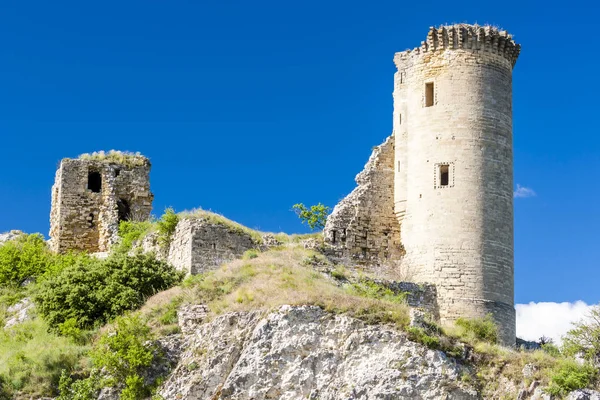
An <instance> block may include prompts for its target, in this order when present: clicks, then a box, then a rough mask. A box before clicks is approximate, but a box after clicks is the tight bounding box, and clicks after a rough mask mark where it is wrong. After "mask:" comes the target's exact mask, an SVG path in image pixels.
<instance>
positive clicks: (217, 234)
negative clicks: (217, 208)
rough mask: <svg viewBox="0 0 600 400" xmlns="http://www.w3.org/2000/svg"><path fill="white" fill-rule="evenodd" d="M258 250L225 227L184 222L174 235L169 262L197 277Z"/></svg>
mask: <svg viewBox="0 0 600 400" xmlns="http://www.w3.org/2000/svg"><path fill="white" fill-rule="evenodd" d="M257 246H258V244H257V243H255V242H254V240H253V239H252V237H251V236H250V235H248V234H247V233H245V232H242V231H240V230H239V229H234V228H232V227H231V226H229V225H227V224H225V223H219V222H215V221H212V220H210V219H209V218H203V217H190V218H183V219H181V220H180V221H179V223H178V224H177V228H176V230H175V233H174V235H173V239H172V241H171V246H170V249H169V257H168V261H169V262H170V263H171V264H172V265H173V266H174V267H175V268H177V269H179V270H181V271H185V272H186V273H188V274H192V275H193V274H199V273H202V272H206V271H208V270H211V269H215V268H217V267H219V266H220V265H222V264H224V263H227V262H229V261H233V260H235V259H237V258H240V257H241V256H242V255H243V254H244V252H245V251H246V250H250V249H253V248H257Z"/></svg>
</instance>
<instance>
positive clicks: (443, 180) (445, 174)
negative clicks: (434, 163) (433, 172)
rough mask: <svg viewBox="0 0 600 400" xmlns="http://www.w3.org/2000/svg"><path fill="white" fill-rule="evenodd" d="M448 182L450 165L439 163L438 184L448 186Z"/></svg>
mask: <svg viewBox="0 0 600 400" xmlns="http://www.w3.org/2000/svg"><path fill="white" fill-rule="evenodd" d="M449 182H450V166H449V165H448V164H444V165H440V186H448V183H449Z"/></svg>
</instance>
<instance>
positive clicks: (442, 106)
mask: <svg viewBox="0 0 600 400" xmlns="http://www.w3.org/2000/svg"><path fill="white" fill-rule="evenodd" d="M519 52H520V45H518V44H516V43H515V42H514V40H513V39H512V36H511V35H509V34H508V33H507V32H506V31H500V30H498V29H496V28H494V27H490V26H477V25H466V24H458V25H451V26H442V27H439V28H433V27H432V28H430V30H429V33H428V35H427V39H426V41H424V42H422V43H421V46H420V47H418V48H415V49H413V50H407V51H403V52H400V53H396V55H395V57H394V62H395V64H396V67H397V69H398V71H397V72H396V74H395V76H394V94H393V98H394V113H393V133H392V136H391V137H390V138H388V139H387V140H386V141H385V142H384V144H382V145H381V146H379V147H378V148H376V149H375V151H374V152H373V155H372V156H371V159H370V160H369V162H368V163H367V165H366V167H365V171H363V172H362V173H361V174H359V175H358V177H357V183H358V187H357V188H356V189H355V190H354V191H353V192H352V193H351V194H350V195H349V196H348V197H347V198H346V199H344V200H343V201H342V202H341V203H340V204H338V205H337V206H336V207H335V208H334V210H333V213H332V215H331V216H330V218H329V220H328V222H327V225H326V227H325V240H326V243H327V244H328V245H329V246H331V248H332V249H334V251H336V252H337V254H338V255H339V256H340V257H346V258H347V259H351V260H359V261H361V262H363V263H367V264H370V265H372V266H375V267H381V266H386V265H388V266H389V265H391V266H393V267H394V268H402V269H407V270H410V271H411V273H412V274H413V278H414V279H415V280H416V281H417V282H430V283H434V284H435V285H436V286H437V294H438V306H439V312H440V319H441V322H442V323H445V322H449V321H452V320H455V319H456V318H457V317H459V316H463V317H468V318H472V317H482V316H485V315H486V314H487V313H492V315H493V316H494V319H495V321H496V322H497V323H498V325H499V328H500V331H501V337H502V339H503V341H504V342H505V343H508V344H514V342H515V310H514V273H513V270H514V257H513V151H512V69H513V67H514V65H515V63H516V61H517V57H518V55H519ZM392 148H393V150H392ZM392 152H393V154H394V156H393V159H392V157H391V155H390V154H391V153H392ZM391 171H393V178H392V177H391V176H392V174H391ZM392 179H393V180H392ZM391 198H392V199H393V201H390V199H391ZM392 218H395V219H396V223H391V222H390V221H391V220H392ZM398 228H399V229H398ZM374 235H375V237H374ZM404 252H405V253H404ZM398 265H400V267H398Z"/></svg>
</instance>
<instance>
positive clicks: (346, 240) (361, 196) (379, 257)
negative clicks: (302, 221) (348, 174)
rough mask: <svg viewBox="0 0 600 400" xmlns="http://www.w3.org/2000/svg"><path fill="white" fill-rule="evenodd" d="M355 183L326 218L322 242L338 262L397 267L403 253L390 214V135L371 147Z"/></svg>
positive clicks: (392, 143) (396, 224)
mask: <svg viewBox="0 0 600 400" xmlns="http://www.w3.org/2000/svg"><path fill="white" fill-rule="evenodd" d="M356 183H357V187H356V188H355V189H354V190H353V191H352V193H350V194H349V195H348V196H346V197H345V198H344V199H343V200H342V201H341V202H340V203H339V204H338V205H336V206H335V208H334V209H333V212H332V213H331V215H330V216H329V217H328V218H327V224H326V225H325V229H324V236H325V242H326V243H327V244H328V245H329V247H330V250H331V251H330V253H331V255H332V256H333V257H335V258H338V259H341V260H342V262H344V263H347V261H346V260H350V261H351V263H359V264H363V265H366V266H371V267H379V268H381V267H392V268H394V267H397V265H396V264H399V260H400V258H401V256H402V254H403V249H402V245H401V243H400V224H399V223H398V219H397V218H396V215H395V214H394V137H393V136H390V137H388V138H387V139H386V140H385V142H383V143H382V144H381V145H379V146H377V147H375V148H374V149H373V154H371V157H370V158H369V161H368V162H367V164H366V165H365V168H364V169H363V171H362V172H360V173H359V174H358V175H357V176H356Z"/></svg>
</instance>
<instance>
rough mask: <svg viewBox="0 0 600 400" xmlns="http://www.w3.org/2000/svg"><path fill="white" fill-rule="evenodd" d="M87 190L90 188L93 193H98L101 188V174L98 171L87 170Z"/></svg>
mask: <svg viewBox="0 0 600 400" xmlns="http://www.w3.org/2000/svg"><path fill="white" fill-rule="evenodd" d="M87 188H88V190H91V191H92V192H94V193H100V190H102V176H101V175H100V172H98V171H89V172H88V184H87Z"/></svg>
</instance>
